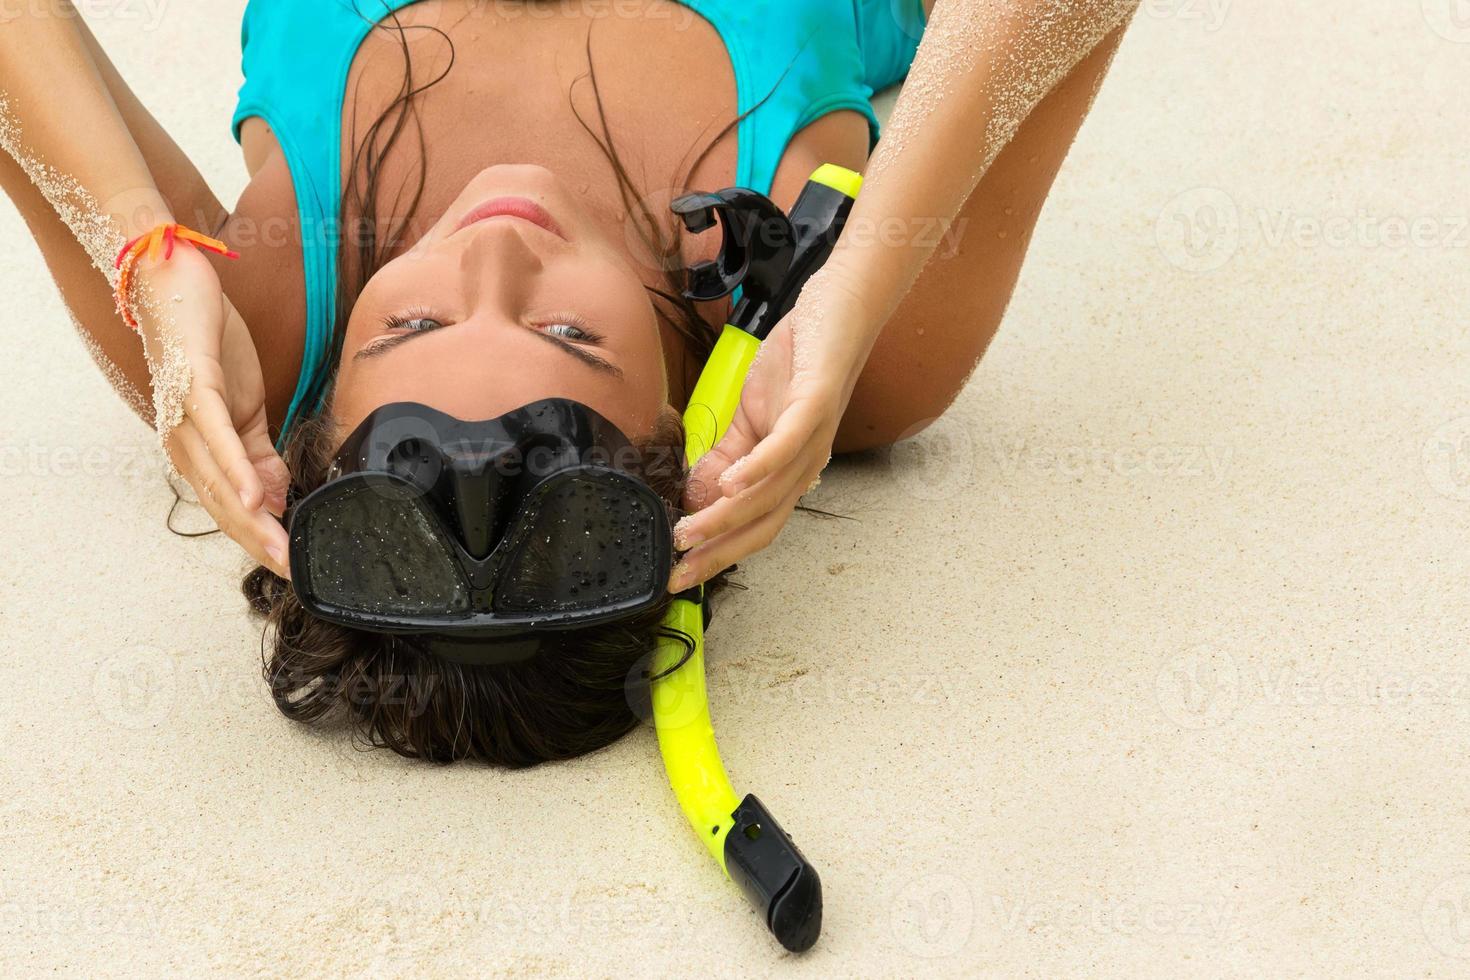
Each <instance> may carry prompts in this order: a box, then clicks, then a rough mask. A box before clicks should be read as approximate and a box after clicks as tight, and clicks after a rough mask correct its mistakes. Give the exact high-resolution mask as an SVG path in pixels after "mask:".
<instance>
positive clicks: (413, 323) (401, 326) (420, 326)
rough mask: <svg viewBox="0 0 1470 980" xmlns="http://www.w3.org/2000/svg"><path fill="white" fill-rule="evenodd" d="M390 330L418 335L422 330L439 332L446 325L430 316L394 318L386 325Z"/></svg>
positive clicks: (389, 319) (390, 318)
mask: <svg viewBox="0 0 1470 980" xmlns="http://www.w3.org/2000/svg"><path fill="white" fill-rule="evenodd" d="M386 326H387V327H388V329H389V330H408V331H411V332H414V333H417V332H418V331H421V330H437V329H439V328H440V327H442V326H444V324H442V323H440V322H439V321H438V320H435V319H434V318H433V317H428V316H407V317H405V316H392V317H389V318H388V320H387V323H386Z"/></svg>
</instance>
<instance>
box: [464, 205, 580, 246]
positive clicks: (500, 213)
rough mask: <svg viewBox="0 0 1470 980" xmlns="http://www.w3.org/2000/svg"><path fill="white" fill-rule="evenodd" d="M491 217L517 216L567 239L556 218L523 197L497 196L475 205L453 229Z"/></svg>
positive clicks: (466, 226) (465, 226)
mask: <svg viewBox="0 0 1470 980" xmlns="http://www.w3.org/2000/svg"><path fill="white" fill-rule="evenodd" d="M491 218H519V219H520V220H522V221H529V222H530V223H531V224H533V225H536V226H537V227H539V228H543V229H545V230H546V231H549V232H551V233H552V234H553V235H555V236H556V237H557V238H560V239H561V240H562V241H566V240H567V236H566V234H565V233H563V232H562V230H561V226H560V225H558V224H557V223H556V219H554V218H552V216H551V213H550V212H548V211H547V210H546V209H545V208H543V207H542V206H541V205H539V204H537V203H536V202H535V201H532V200H530V199H529V198H524V197H497V198H495V199H494V200H490V201H486V202H485V203H483V204H479V205H476V206H475V208H474V209H473V210H471V211H470V213H469V214H466V215H465V216H464V218H463V219H462V220H461V221H460V223H459V227H458V228H456V229H455V231H461V230H463V229H465V228H468V227H469V226H470V225H473V224H477V223H479V222H481V221H489V220H490V219H491Z"/></svg>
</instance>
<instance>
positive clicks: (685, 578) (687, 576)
mask: <svg viewBox="0 0 1470 980" xmlns="http://www.w3.org/2000/svg"><path fill="white" fill-rule="evenodd" d="M693 578H694V573H693V571H692V570H691V569H690V568H689V566H688V565H685V564H683V563H680V564H679V565H678V567H676V568H675V569H674V574H673V575H672V576H670V577H669V591H670V592H683V591H684V590H685V589H687V588H689V583H690V581H691V580H692V579H693Z"/></svg>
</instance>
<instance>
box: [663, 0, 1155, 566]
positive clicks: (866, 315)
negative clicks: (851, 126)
mask: <svg viewBox="0 0 1470 980" xmlns="http://www.w3.org/2000/svg"><path fill="white" fill-rule="evenodd" d="M1136 5H1137V0H939V3H938V4H937V5H936V6H935V8H934V10H933V14H932V17H931V20H930V23H929V26H928V29H927V30H926V32H925V35H924V41H923V43H922V44H921V45H920V48H919V51H918V54H917V56H916V58H915V61H914V65H913V67H912V69H911V71H910V74H909V78H908V81H907V82H906V83H905V86H904V90H903V93H902V95H901V96H900V98H899V101H898V105H897V106H896V107H895V109H894V113H893V116H892V118H891V119H890V120H889V123H888V127H887V131H886V133H885V134H884V138H883V140H882V142H881V143H880V144H879V146H878V148H877V151H876V153H875V155H874V158H873V160H872V161H871V162H870V165H869V168H868V178H867V180H866V182H865V185H864V188H863V192H862V194H861V196H860V197H859V198H858V202H857V205H856V206H855V207H854V209H853V212H852V215H851V216H850V218H849V220H848V224H847V230H846V231H845V232H844V234H843V237H842V239H841V241H840V242H839V243H838V246H837V249H836V251H835V252H834V253H833V256H832V258H831V259H830V260H829V261H828V263H827V265H826V267H825V268H824V269H823V270H821V271H820V272H819V273H818V274H817V275H816V276H815V277H813V279H812V280H811V282H810V283H808V285H807V287H806V289H805V290H804V291H803V292H802V295H801V297H800V299H799V301H798V302H797V305H796V308H795V309H794V310H793V311H792V313H791V314H790V315H789V316H788V317H787V318H786V320H785V321H783V322H782V324H781V325H780V326H779V327H778V328H777V330H776V331H775V333H773V334H772V336H771V338H770V339H769V340H768V341H767V342H766V344H765V346H764V347H763V351H762V354H761V356H760V358H759V359H758V360H757V363H756V366H755V368H754V369H753V371H752V376H751V379H750V382H749V383H748V384H747V387H746V395H745V397H744V398H743V399H742V403H741V409H740V412H739V413H737V417H736V420H735V423H734V424H733V425H732V427H731V430H730V433H729V435H728V436H727V438H726V440H725V441H723V442H722V443H721V444H720V445H719V446H717V447H715V449H714V450H713V451H712V452H711V453H710V454H709V455H708V456H706V457H705V460H704V462H702V463H701V464H700V466H699V467H697V468H696V470H695V472H694V474H693V475H692V478H691V481H690V491H689V493H688V495H687V497H686V500H687V503H688V506H689V507H690V509H691V510H698V511H699V513H697V514H695V515H694V516H692V517H689V518H686V519H685V520H684V521H682V522H681V523H680V526H679V547H680V549H681V550H687V551H688V552H689V553H688V554H687V555H685V558H684V560H683V562H682V563H681V565H680V568H679V569H678V570H676V572H675V576H674V578H673V580H672V581H671V583H670V587H671V588H672V589H673V590H675V591H678V590H679V589H682V588H686V587H688V586H689V585H691V584H694V583H696V582H700V581H705V580H707V579H708V578H710V577H711V576H713V575H714V574H716V573H717V572H719V571H720V570H721V569H723V568H725V567H728V566H729V565H730V564H732V563H733V562H735V561H738V560H740V559H741V558H744V557H745V556H746V555H749V554H751V553H753V552H755V551H757V550H759V549H760V548H762V547H764V546H765V545H766V544H769V543H770V541H772V540H773V539H774V538H775V536H776V535H777V533H779V531H780V529H781V527H782V526H784V524H785V522H786V519H787V518H788V517H789V515H790V513H791V511H792V510H793V509H794V507H795V505H796V503H797V501H798V500H799V499H800V498H801V496H802V494H803V493H805V492H806V491H807V490H808V489H809V487H810V486H811V484H812V481H813V480H814V479H815V478H816V477H817V475H818V474H819V473H820V472H821V471H822V469H823V468H824V467H825V466H826V464H827V462H828V460H829V459H830V455H831V449H832V445H833V439H834V437H835V435H836V432H837V428H838V425H839V423H840V422H841V419H842V417H843V414H844V412H845V410H846V407H847V405H848V403H849V400H850V399H851V397H852V393H853V388H854V386H855V385H856V383H857V381H858V379H859V377H860V376H861V375H862V372H863V367H864V365H865V364H866V362H867V360H868V357H869V354H870V353H871V351H872V349H873V345H874V343H875V341H876V340H877V338H878V336H879V335H880V334H881V333H882V332H883V329H884V327H885V326H886V325H887V324H888V323H889V321H890V319H891V318H892V316H893V314H894V312H895V310H897V309H898V308H899V306H900V304H901V302H902V301H903V299H904V297H905V296H906V294H907V293H908V292H909V290H910V288H911V287H912V286H913V284H914V282H915V280H916V279H918V277H919V275H920V273H921V272H922V271H923V270H924V267H925V265H926V263H927V262H928V260H929V258H930V257H931V256H932V254H933V253H934V251H935V248H936V246H937V244H938V242H939V240H940V236H935V235H920V236H912V235H911V236H899V237H895V236H892V235H889V234H883V233H881V232H882V229H884V228H889V227H893V226H895V224H896V225H897V226H898V227H908V226H910V223H911V222H912V221H913V220H914V219H924V221H925V222H933V221H938V222H940V223H944V224H948V223H950V222H953V221H954V219H955V218H956V217H957V216H959V215H960V214H961V211H962V209H963V208H964V207H965V206H966V203H967V202H968V201H969V200H970V199H971V196H972V195H973V194H974V192H975V190H976V188H977V186H978V185H979V184H980V181H981V180H982V178H984V177H985V175H986V173H987V172H988V170H989V169H990V166H991V164H992V163H993V162H995V159H996V157H997V156H998V155H999V154H1000V152H1001V151H1002V150H1003V149H1004V148H1005V147H1006V145H1007V144H1008V143H1009V141H1010V140H1011V137H1012V136H1013V135H1014V134H1015V132H1016V130H1017V129H1018V128H1019V127H1020V125H1021V123H1022V122H1023V121H1024V120H1026V119H1027V118H1028V117H1029V116H1030V115H1031V114H1032V112H1033V110H1034V109H1036V107H1037V106H1038V105H1039V104H1040V103H1041V102H1042V100H1043V99H1045V97H1046V96H1047V94H1048V93H1049V92H1050V91H1051V90H1052V88H1053V87H1054V86H1056V85H1057V84H1058V83H1059V82H1060V81H1061V80H1062V79H1064V78H1066V77H1067V76H1068V75H1069V74H1070V73H1072V71H1073V69H1074V68H1076V66H1077V65H1078V64H1079V63H1080V62H1081V61H1082V60H1083V59H1084V58H1086V57H1087V55H1088V54H1089V53H1090V52H1092V51H1093V50H1094V49H1095V48H1096V47H1097V46H1098V45H1099V44H1100V43H1101V42H1102V41H1103V40H1104V38H1106V37H1107V36H1108V34H1110V33H1111V32H1113V31H1114V30H1116V29H1117V28H1118V27H1119V26H1121V25H1122V24H1123V23H1124V22H1125V21H1126V20H1127V19H1128V17H1129V16H1130V15H1131V14H1132V11H1133V9H1134V8H1135V7H1136Z"/></svg>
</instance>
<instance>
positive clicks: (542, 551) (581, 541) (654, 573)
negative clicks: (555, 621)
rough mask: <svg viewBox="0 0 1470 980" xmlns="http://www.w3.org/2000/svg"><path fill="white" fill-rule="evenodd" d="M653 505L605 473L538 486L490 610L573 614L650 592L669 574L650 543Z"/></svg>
mask: <svg viewBox="0 0 1470 980" xmlns="http://www.w3.org/2000/svg"><path fill="white" fill-rule="evenodd" d="M656 507H658V508H659V509H660V510H661V509H662V502H661V501H658V500H657V499H656V498H654V497H652V496H651V495H650V494H648V493H646V492H639V490H638V487H637V485H636V484H635V483H634V481H633V480H632V479H630V478H629V477H627V476H624V475H622V474H619V473H613V472H609V471H605V470H604V471H584V472H581V473H577V474H575V475H571V476H567V477H564V478H561V479H557V480H548V481H546V482H545V483H543V484H541V486H539V487H537V488H536V490H535V491H534V492H533V493H532V495H531V499H530V500H528V501H527V504H526V507H525V509H524V510H523V511H522V513H521V516H520V520H519V522H518V523H519V528H518V530H517V533H516V534H515V537H514V538H513V539H512V540H511V541H510V542H509V544H510V549H511V550H510V552H509V554H508V556H507V563H506V568H505V572H504V573H503V574H502V576H501V580H500V584H499V587H498V588H497V589H496V593H495V600H494V605H495V611H496V612H497V613H500V614H504V615H529V614H532V613H536V612H545V613H573V612H579V611H585V610H590V609H602V608H608V607H617V606H622V605H626V604H628V603H633V602H637V601H638V600H640V599H642V598H643V597H645V596H649V595H657V594H658V592H659V591H660V590H661V587H662V585H663V582H664V580H665V579H666V578H667V574H668V573H667V569H666V567H665V566H666V564H667V560H666V559H664V560H662V561H661V556H660V554H659V549H658V548H657V547H656V544H655V538H654V532H655V530H656V529H657V528H658V527H659V514H658V513H655V508H656ZM661 576H662V577H661Z"/></svg>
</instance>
